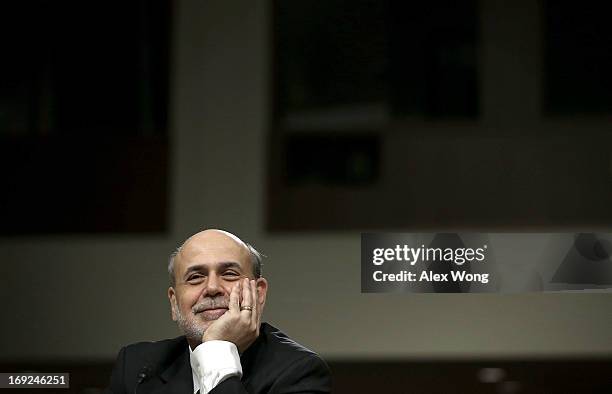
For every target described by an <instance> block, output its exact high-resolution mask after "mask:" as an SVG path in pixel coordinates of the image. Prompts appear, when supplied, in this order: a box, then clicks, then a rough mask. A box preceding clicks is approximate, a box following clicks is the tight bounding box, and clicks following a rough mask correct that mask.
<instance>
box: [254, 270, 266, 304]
mask: <svg viewBox="0 0 612 394" xmlns="http://www.w3.org/2000/svg"><path fill="white" fill-rule="evenodd" d="M255 283H256V284H257V298H258V300H259V305H260V306H261V308H262V309H263V307H264V305H266V295H267V293H268V281H267V280H266V279H265V278H259V279H257V281H256V282H255Z"/></svg>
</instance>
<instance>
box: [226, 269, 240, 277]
mask: <svg viewBox="0 0 612 394" xmlns="http://www.w3.org/2000/svg"><path fill="white" fill-rule="evenodd" d="M223 276H228V277H236V278H238V277H240V274H239V273H238V272H236V271H225V272H224V273H223Z"/></svg>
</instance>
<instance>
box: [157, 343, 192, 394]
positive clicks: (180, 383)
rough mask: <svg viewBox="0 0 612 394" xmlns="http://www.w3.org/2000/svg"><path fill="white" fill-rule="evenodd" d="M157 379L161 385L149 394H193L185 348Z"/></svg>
mask: <svg viewBox="0 0 612 394" xmlns="http://www.w3.org/2000/svg"><path fill="white" fill-rule="evenodd" d="M159 378H160V380H161V381H162V382H163V385H161V386H159V387H157V388H155V389H154V390H152V391H151V394H164V393H168V394H170V393H172V394H174V393H176V394H193V376H192V373H191V365H190V364H189V351H188V349H187V346H185V351H184V352H182V353H181V354H180V355H179V356H178V357H177V358H176V359H175V360H174V362H173V363H172V364H170V366H169V367H168V368H166V369H165V370H164V371H163V372H162V373H161V374H160V375H159Z"/></svg>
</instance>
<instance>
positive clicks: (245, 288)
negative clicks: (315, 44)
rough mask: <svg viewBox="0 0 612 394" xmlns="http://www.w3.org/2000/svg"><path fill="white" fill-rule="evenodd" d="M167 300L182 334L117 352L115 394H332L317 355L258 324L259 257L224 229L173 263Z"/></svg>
mask: <svg viewBox="0 0 612 394" xmlns="http://www.w3.org/2000/svg"><path fill="white" fill-rule="evenodd" d="M168 273H169V275H170V288H169V289H168V299H169V300H170V309H171V313H172V320H174V321H176V322H177V324H178V326H179V329H180V330H181V331H182V332H183V334H184V336H181V337H178V338H175V339H169V340H164V341H159V342H148V343H137V344H134V345H130V346H127V347H124V348H123V349H121V351H120V352H119V356H118V357H117V362H116V364H115V367H114V369H113V373H112V376H111V382H110V387H109V390H110V392H112V393H116V394H119V393H130V394H131V393H138V394H144V393H159V394H161V393H186V394H193V393H196V392H198V391H199V393H201V394H208V393H211V394H223V393H251V394H253V393H328V392H330V374H329V369H328V368H327V365H326V364H325V362H324V361H323V360H322V359H321V358H319V356H318V355H317V354H315V353H313V352H312V351H310V350H308V349H306V348H305V347H303V346H301V345H299V344H298V343H296V342H294V341H293V340H291V339H290V338H288V337H287V336H286V335H285V334H283V333H282V332H281V331H279V330H278V329H276V328H274V327H272V326H271V325H269V324H267V323H263V324H262V323H261V314H262V312H263V308H264V305H265V303H266V295H267V290H268V282H267V281H266V279H265V278H263V277H262V276H261V255H260V254H259V253H258V252H257V251H256V250H255V249H254V248H253V247H252V246H250V245H249V244H247V243H245V242H243V241H242V240H240V239H239V238H238V237H236V236H235V235H233V234H230V233H228V232H225V231H221V230H205V231H202V232H199V233H197V234H195V235H193V236H192V237H191V238H189V239H188V240H187V241H185V243H184V244H183V245H182V246H181V247H179V248H178V250H177V251H176V252H175V253H174V254H173V255H172V256H171V257H170V262H169V264H168Z"/></svg>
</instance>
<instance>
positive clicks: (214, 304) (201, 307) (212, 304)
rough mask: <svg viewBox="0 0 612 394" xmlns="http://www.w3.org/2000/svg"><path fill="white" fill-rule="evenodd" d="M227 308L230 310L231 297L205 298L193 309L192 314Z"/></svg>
mask: <svg viewBox="0 0 612 394" xmlns="http://www.w3.org/2000/svg"><path fill="white" fill-rule="evenodd" d="M218 308H225V309H229V297H227V298H226V297H224V296H217V297H210V298H205V299H203V300H202V302H199V303H197V304H196V305H194V306H193V307H192V308H191V312H193V313H194V314H195V313H200V312H204V311H206V310H209V309H218Z"/></svg>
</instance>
